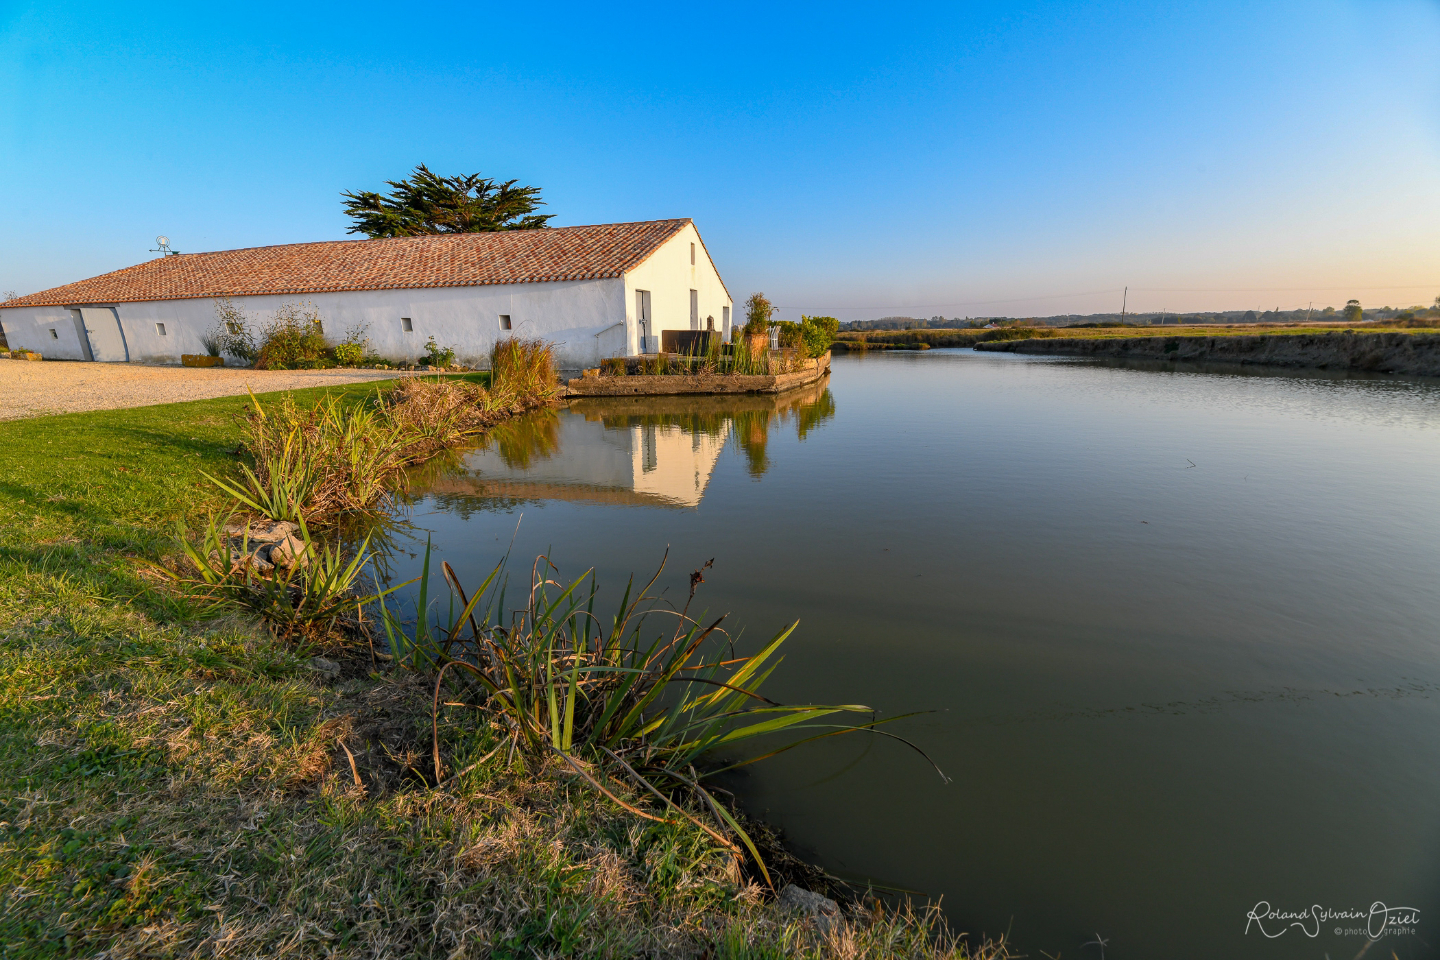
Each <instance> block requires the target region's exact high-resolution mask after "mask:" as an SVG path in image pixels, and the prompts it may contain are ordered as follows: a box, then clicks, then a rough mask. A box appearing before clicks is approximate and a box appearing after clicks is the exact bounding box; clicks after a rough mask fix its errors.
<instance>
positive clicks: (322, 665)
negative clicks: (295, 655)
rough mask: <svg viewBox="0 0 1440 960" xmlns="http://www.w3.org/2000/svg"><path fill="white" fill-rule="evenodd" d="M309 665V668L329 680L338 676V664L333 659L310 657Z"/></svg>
mask: <svg viewBox="0 0 1440 960" xmlns="http://www.w3.org/2000/svg"><path fill="white" fill-rule="evenodd" d="M309 667H310V669H311V670H314V671H315V672H316V673H318V674H320V675H321V676H324V677H326V678H327V679H330V680H338V679H339V677H340V664H338V663H336V662H335V661H334V660H326V659H325V658H324V657H311V658H310V663H309Z"/></svg>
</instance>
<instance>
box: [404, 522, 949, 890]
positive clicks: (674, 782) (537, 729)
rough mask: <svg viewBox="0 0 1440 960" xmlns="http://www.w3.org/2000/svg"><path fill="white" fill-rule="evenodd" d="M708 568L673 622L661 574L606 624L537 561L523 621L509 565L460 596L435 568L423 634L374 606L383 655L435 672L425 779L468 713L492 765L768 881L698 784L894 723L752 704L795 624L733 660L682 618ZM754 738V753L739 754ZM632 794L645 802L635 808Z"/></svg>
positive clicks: (423, 601) (590, 589) (816, 708)
mask: <svg viewBox="0 0 1440 960" xmlns="http://www.w3.org/2000/svg"><path fill="white" fill-rule="evenodd" d="M429 562H430V557H429V552H428V550H427V553H426V558H425V567H424V572H423V573H422V575H421V577H420V580H419V583H420V593H419V598H418V602H417V609H418V610H422V611H424V610H428V609H429V606H430V604H429V597H428V589H429V587H428V585H429ZM709 566H710V564H709V563H706V564H705V566H704V567H702V568H701V569H700V570H696V571H695V572H694V573H693V574H692V575H691V577H690V598H689V600H687V602H686V605H685V607H684V609H681V610H679V611H676V610H674V609H673V608H671V607H668V606H665V605H662V604H661V603H659V598H658V597H656V596H654V595H652V594H651V593H650V589H651V588H652V587H653V586H654V584H655V582H656V580H658V579H659V577H660V572H659V571H657V572H656V574H655V576H654V577H653V578H651V580H650V582H649V583H648V584H646V585H645V586H644V587H642V588H641V589H640V590H639V591H636V590H635V589H634V586H635V585H634V582H633V581H632V582H631V583H630V584H628V585H627V587H626V589H625V592H624V595H623V597H622V598H621V601H620V604H619V607H618V609H617V610H616V612H615V613H614V615H613V616H609V617H605V616H601V615H598V614H597V612H596V600H597V593H598V590H597V586H596V583H595V580H594V577H593V573H592V572H587V573H586V574H585V575H583V576H581V577H580V578H579V579H577V580H574V581H572V582H570V583H569V584H568V585H564V584H561V583H560V582H559V581H557V580H555V579H552V578H553V577H554V576H555V575H556V574H557V573H558V571H557V570H556V568H555V566H554V565H553V564H552V563H551V562H550V561H549V560H548V559H547V558H545V557H539V558H537V559H536V561H535V564H534V566H533V567H532V569H531V574H530V582H529V583H528V584H527V585H526V588H525V595H524V605H523V607H521V608H520V609H512V607H511V606H510V605H507V603H506V600H505V595H506V589H507V584H506V578H505V561H504V560H502V561H501V562H500V563H499V564H498V565H497V566H496V567H495V568H494V569H493V570H492V571H491V573H490V575H489V576H488V577H487V578H486V579H485V581H484V582H483V583H481V584H480V585H479V586H478V587H477V588H476V589H475V590H474V591H473V592H472V593H470V594H468V596H467V593H466V591H465V589H464V588H463V587H462V586H461V584H460V583H459V581H458V579H457V578H456V576H455V573H454V571H453V570H452V569H451V568H450V566H449V564H448V563H444V564H442V569H443V571H444V575H445V580H446V582H447V584H448V585H449V587H450V590H451V607H450V613H451V615H450V616H449V617H448V618H447V619H446V621H445V623H443V624H439V625H433V626H432V625H431V624H430V622H429V620H428V617H426V616H423V615H422V616H421V617H420V619H419V620H418V621H417V623H416V624H415V626H414V628H413V630H408V629H406V628H405V627H404V626H403V625H402V624H400V623H399V621H398V620H397V619H396V618H394V617H393V616H391V615H390V614H389V612H388V610H386V609H385V607H384V603H383V600H382V601H381V604H380V607H381V620H382V622H383V624H384V629H385V632H386V636H387V639H388V640H389V643H390V649H391V651H392V653H394V655H395V656H396V657H397V658H398V659H399V660H400V661H401V662H402V663H404V664H406V665H408V666H410V667H413V668H415V669H419V670H433V671H434V674H435V686H434V699H433V703H432V724H433V757H432V761H433V766H434V782H436V783H439V782H441V781H443V780H445V779H446V778H447V775H448V773H449V771H448V769H447V767H446V765H445V764H444V762H443V761H442V759H441V754H440V743H441V736H440V725H441V724H440V721H441V718H442V716H443V717H445V718H446V719H447V720H448V719H450V718H452V717H454V716H455V714H454V712H453V711H454V708H456V707H459V708H461V709H463V710H472V711H473V710H478V711H479V713H480V714H481V717H482V722H481V723H480V726H481V727H482V728H484V727H489V728H491V729H493V730H495V731H498V733H499V736H500V737H501V739H502V744H501V746H500V747H497V748H496V750H497V752H498V751H499V750H501V749H503V750H505V751H506V753H507V754H508V756H510V757H512V758H516V759H519V760H520V761H521V762H523V764H524V765H525V767H526V768H527V769H528V770H529V771H530V772H531V773H536V774H538V773H540V772H541V771H544V770H547V769H551V770H554V769H558V770H560V771H561V772H564V773H567V774H569V775H571V776H574V777H577V778H579V779H580V780H582V781H584V782H585V783H587V784H588V785H589V786H590V787H592V788H594V789H595V790H597V791H599V792H600V793H602V794H603V795H604V796H606V797H607V798H609V799H610V800H612V801H613V802H615V803H616V804H618V805H619V806H620V807H622V808H623V809H625V810H626V811H628V812H630V813H631V814H633V815H635V816H638V817H640V818H642V819H645V820H650V821H656V822H662V823H664V822H682V821H688V822H689V823H691V824H693V825H695V826H698V827H699V828H700V829H702V830H704V831H705V833H707V834H708V835H709V836H710V837H712V838H713V839H714V840H715V841H716V842H718V843H721V844H723V845H724V846H725V847H726V848H727V849H729V850H730V851H731V852H732V853H734V854H735V855H736V856H737V858H739V857H740V856H741V854H742V846H743V848H744V851H748V853H749V855H750V857H751V858H752V859H753V862H754V863H755V864H756V866H757V867H758V869H759V870H760V872H761V874H762V875H763V876H764V877H765V879H766V881H767V882H769V879H770V878H769V873H768V870H767V868H766V866H765V863H764V860H763V859H762V858H761V855H760V853H759V850H758V849H757V847H756V845H755V842H754V840H753V839H752V838H751V836H750V835H749V833H747V832H746V830H745V829H744V828H743V827H742V826H741V824H740V823H739V821H738V820H737V819H736V817H735V815H734V814H733V813H731V811H730V810H729V809H728V808H727V807H726V806H725V804H723V803H722V802H720V801H719V800H717V798H716V797H715V795H714V794H713V793H712V792H711V790H710V789H709V788H707V787H706V786H705V785H704V783H703V781H704V780H705V779H706V778H707V777H709V776H713V775H714V774H717V773H721V772H724V771H728V770H734V769H736V768H738V767H743V766H746V765H748V764H751V763H755V762H757V761H759V760H762V759H765V758H768V757H773V756H775V755H777V754H780V753H783V752H785V751H786V750H789V749H791V748H793V747H796V746H799V745H800V744H802V743H806V742H809V741H811V740H817V739H821V738H823V737H828V736H833V735H836V734H841V733H853V732H859V731H867V732H871V733H879V734H881V735H883V736H887V737H894V735H893V734H889V733H884V732H882V731H880V730H878V727H879V726H880V725H881V724H884V723H889V722H891V721H893V720H898V719H901V717H891V718H887V719H885V720H879V719H876V718H875V716H874V711H873V710H872V709H871V708H870V707H866V706H862V705H859V704H828V705H821V704H804V705H786V704H781V703H777V702H776V701H774V700H772V699H770V698H769V697H767V696H765V695H764V694H762V693H761V692H760V687H761V685H762V684H763V683H764V682H765V680H766V679H767V678H768V677H769V676H770V675H771V673H772V672H773V671H774V670H775V668H776V667H777V666H778V665H779V662H780V659H781V658H780V656H779V649H780V647H781V645H782V644H783V643H784V642H785V640H786V639H787V638H788V637H789V636H790V635H791V634H792V633H793V632H794V630H795V628H796V626H798V623H792V624H790V626H789V627H787V628H785V629H783V630H781V631H779V632H778V633H776V634H775V635H774V636H773V637H772V638H771V639H770V640H769V641H768V642H767V643H766V644H765V645H764V646H763V647H762V648H761V649H760V650H759V651H758V652H756V653H754V654H752V655H749V656H741V655H737V654H736V653H735V652H734V650H733V645H732V644H730V642H729V637H728V635H727V634H726V633H725V631H724V630H723V628H722V623H723V622H724V620H725V618H724V617H723V616H722V617H720V618H717V619H716V620H714V621H713V622H710V623H709V624H708V625H707V624H705V623H703V622H702V621H701V619H698V618H695V617H691V616H689V609H690V601H693V599H694V597H695V591H696V588H697V587H698V586H699V585H700V584H701V583H703V582H704V575H703V573H704V570H705V569H707V568H709ZM663 567H664V564H663V563H662V564H661V569H662V570H663ZM662 623H663V624H664V625H663V626H658V627H657V625H658V624H662ZM442 704H443V708H442ZM467 704H473V705H474V706H471V707H467V706H466V705H467ZM857 715H863V716H865V717H868V719H864V720H861V719H856V717H857ZM907 716H908V715H907ZM777 736H778V737H780V738H781V742H779V743H778V744H777V742H776V741H775V740H774V739H772V738H774V737H777ZM762 738H764V742H763V746H760V747H759V748H758V752H756V753H754V754H753V755H751V756H748V757H737V756H735V754H736V752H737V751H743V750H744V749H745V748H746V747H747V746H750V745H752V742H753V741H756V740H760V739H762ZM894 739H897V740H900V739H901V738H899V737H894ZM901 742H903V743H906V744H907V745H909V746H911V747H912V748H914V745H913V744H909V742H908V741H904V740H901ZM914 749H917V751H918V748H914ZM922 756H923V753H922ZM722 757H723V758H722ZM927 759H928V758H927ZM937 772H938V768H937ZM942 777H943V775H942ZM635 794H638V796H639V797H640V798H647V799H645V801H644V802H645V807H642V806H641V805H639V804H640V802H641V801H640V800H636V799H635V798H634V795H635ZM626 795H631V799H626ZM649 800H654V801H658V803H659V806H658V808H655V806H654V804H652V803H650V802H649ZM646 807H649V808H652V809H646ZM657 810H658V812H657Z"/></svg>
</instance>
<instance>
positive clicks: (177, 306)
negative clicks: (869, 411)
mask: <svg viewBox="0 0 1440 960" xmlns="http://www.w3.org/2000/svg"><path fill="white" fill-rule="evenodd" d="M623 291H624V281H623V280H622V279H619V278H613V279H606V280H566V281H559V282H555V283H516V284H496V285H490V286H483V287H437V288H431V289H420V290H363V291H348V292H343V293H314V294H305V295H285V296H263V297H232V298H231V302H232V303H234V304H235V305H236V306H238V307H240V308H241V309H243V310H245V311H246V312H247V313H248V314H249V316H250V318H251V321H252V323H253V324H254V325H256V326H258V325H259V324H261V323H264V322H265V321H267V320H269V319H270V318H271V317H272V316H273V315H274V313H275V311H276V310H277V309H279V307H280V306H281V305H282V304H285V303H298V302H308V303H312V304H314V305H315V308H316V309H317V310H318V311H319V312H320V317H321V320H322V322H323V323H324V327H325V333H326V334H327V335H328V336H329V337H331V338H332V339H334V340H339V339H341V338H343V337H344V335H345V334H346V332H347V331H349V330H352V329H356V328H358V327H360V326H366V330H365V335H366V336H367V337H368V338H369V339H370V346H371V349H373V350H374V351H375V352H376V353H377V354H379V355H380V356H383V357H387V358H389V359H392V360H414V359H416V358H418V357H420V356H421V355H423V354H424V353H425V343H426V340H427V339H428V338H429V337H431V336H433V337H434V338H435V340H436V342H437V343H438V344H440V345H441V346H442V347H446V346H448V347H454V348H455V350H456V354H457V356H458V359H459V360H460V361H461V362H462V363H466V364H469V365H471V366H480V365H483V362H484V361H485V359H486V357H487V355H488V354H489V351H490V347H491V346H492V345H493V344H494V343H495V341H496V339H498V338H499V337H500V336H501V335H502V332H501V329H500V316H501V314H506V315H508V316H509V317H510V319H511V329H510V331H509V332H508V333H506V334H504V335H505V336H519V337H539V338H541V339H543V340H549V341H551V342H553V343H554V344H555V355H556V361H557V362H558V363H559V364H560V365H561V366H562V367H566V368H571V369H573V368H578V367H582V366H584V367H589V366H594V365H595V364H596V363H597V362H598V360H599V359H600V358H601V357H602V356H607V357H608V356H615V355H617V354H619V353H621V352H623V350H624V346H625V335H624V333H625V331H624V327H623V326H622V325H623V324H624V322H625V306H624V302H623V297H624V292H623ZM114 306H115V311H116V313H117V314H118V316H119V320H120V328H121V330H122V331H123V332H124V335H125V345H126V347H127V348H128V350H129V359H130V361H131V362H139V363H179V362H180V355H181V354H183V353H204V352H205V348H204V347H203V346H202V345H201V343H200V337H201V336H202V335H203V334H204V333H206V332H207V331H209V330H211V329H213V328H214V327H215V325H216V318H215V301H214V300H210V299H196V300H153V301H146V302H142V303H119V304H115V305H114ZM403 317H409V318H410V319H411V325H412V331H411V332H409V333H406V332H404V331H403V329H402V322H401V319H402V318H403ZM0 323H3V325H4V328H5V335H6V338H7V339H8V341H9V343H10V347H11V349H27V350H34V351H36V352H38V353H41V354H43V355H44V356H46V357H48V358H53V359H56V360H83V359H86V357H85V356H84V353H83V351H84V345H83V343H82V341H81V339H80V336H79V331H78V330H77V329H76V326H75V322H74V314H73V312H72V311H71V310H69V309H66V308H65V307H19V308H8V309H0ZM156 324H164V325H165V333H164V334H161V333H160V332H159V329H158V328H157V326H156ZM51 329H54V330H55V334H56V335H55V336H53V337H52V336H51V333H50V331H51ZM602 331H604V332H602ZM597 333H599V334H600V336H599V337H596V334H597Z"/></svg>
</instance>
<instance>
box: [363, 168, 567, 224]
mask: <svg viewBox="0 0 1440 960" xmlns="http://www.w3.org/2000/svg"><path fill="white" fill-rule="evenodd" d="M385 182H386V183H388V184H389V185H390V186H391V187H393V188H394V189H393V190H391V192H390V194H389V195H388V196H383V195H381V194H379V193H374V192H371V191H368V190H362V191H361V192H359V193H351V192H350V191H348V190H347V191H346V192H344V193H342V194H341V196H342V197H345V198H346V199H345V212H346V213H347V214H348V215H349V216H350V217H351V218H353V219H354V221H355V223H354V225H353V226H351V227H350V229H349V230H347V231H346V232H347V233H363V234H365V236H367V237H420V236H425V235H428V234H436V233H491V232H494V231H497V230H533V229H535V228H538V227H545V226H548V225H549V224H548V223H547V222H546V221H548V220H550V219H551V217H552V216H554V215H553V214H537V213H535V210H536V209H537V208H539V207H542V206H544V205H545V201H544V200H541V199H540V188H539V187H517V186H516V185H515V184H516V183H517V182H518V181H515V180H510V181H507V182H505V183H496V182H495V181H494V180H490V179H487V178H485V177H482V176H480V174H478V173H472V174H470V175H469V176H459V177H441V176H438V175H436V174H434V173H431V172H430V168H429V167H427V166H425V164H423V163H422V164H420V166H418V167H416V168H415V170H414V172H413V173H411V174H410V177H409V179H407V180H387V181H385Z"/></svg>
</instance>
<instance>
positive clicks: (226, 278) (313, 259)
mask: <svg viewBox="0 0 1440 960" xmlns="http://www.w3.org/2000/svg"><path fill="white" fill-rule="evenodd" d="M689 223H690V221H689V220H688V219H684V220H649V221H645V222H642V223H605V224H599V225H596V226H588V227H555V228H553V229H548V230H513V231H502V232H499V233H463V234H445V235H440V236H428V237H395V238H393V239H389V240H328V241H322V242H319V243H287V244H282V245H280V246H274V247H250V248H247V249H244V250H220V251H217V252H215V253H181V254H176V255H174V256H170V257H160V258H158V259H155V260H149V261H146V262H145V263H141V264H137V265H135V266H133V267H126V268H125V269H124V270H116V271H115V272H113V273H106V274H101V275H100V276H98V277H92V278H91V279H89V280H81V281H79V282H78V283H67V284H66V285H65V286H63V287H54V288H52V289H50V290H42V291H40V292H39V293H32V294H30V295H29V296H27V297H20V298H19V299H17V300H10V301H8V302H6V303H4V304H0V307H3V308H4V309H9V308H11V307H40V306H62V305H66V304H71V305H73V304H85V303H133V302H136V301H144V300H187V299H191V298H197V297H200V298H203V297H239V296H251V295H258V294H305V293H327V292H331V291H338V290H395V289H403V288H409V287H469V286H484V285H488V284H496V283H538V282H543V281H550V280H591V279H597V278H600V277H618V276H620V275H622V274H623V273H625V272H626V271H627V270H630V269H632V268H634V267H636V266H638V265H639V264H640V263H641V262H643V261H644V260H645V259H646V258H647V257H649V256H650V254H652V253H653V252H655V250H656V248H658V247H659V246H660V245H661V244H662V243H664V242H665V241H666V240H668V239H670V237H672V236H674V235H675V234H676V233H678V232H679V231H680V230H681V229H683V228H684V227H685V226H686V225H687V224H689Z"/></svg>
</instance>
